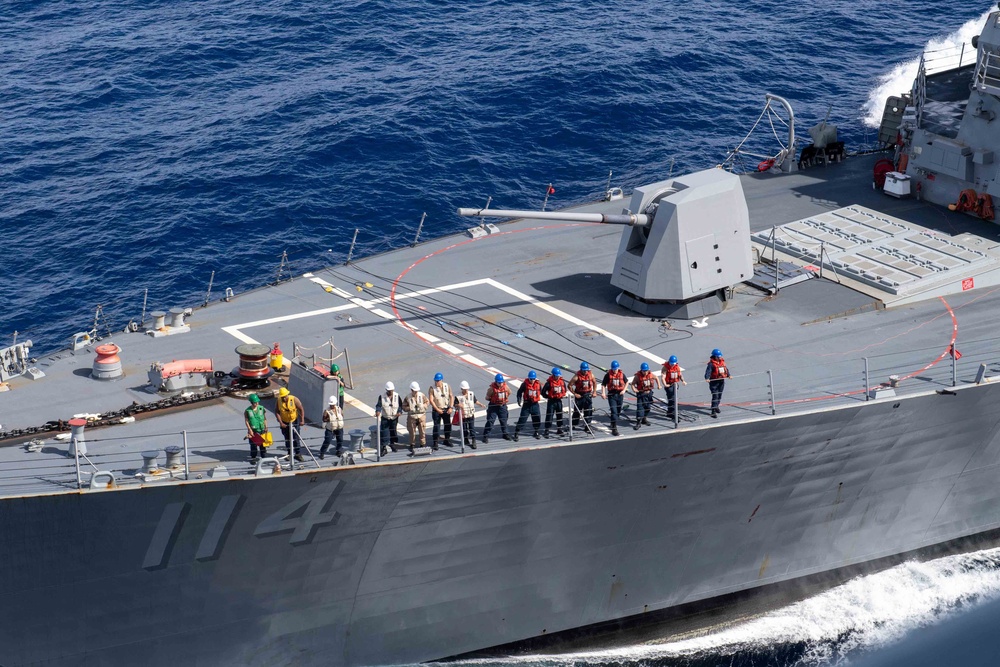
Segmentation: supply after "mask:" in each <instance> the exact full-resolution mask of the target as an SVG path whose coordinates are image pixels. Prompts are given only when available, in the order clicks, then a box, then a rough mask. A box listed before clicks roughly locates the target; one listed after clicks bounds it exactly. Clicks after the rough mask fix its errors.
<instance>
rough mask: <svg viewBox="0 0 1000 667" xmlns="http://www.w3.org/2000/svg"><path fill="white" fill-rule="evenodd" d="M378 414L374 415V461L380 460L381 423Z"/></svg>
mask: <svg viewBox="0 0 1000 667" xmlns="http://www.w3.org/2000/svg"><path fill="white" fill-rule="evenodd" d="M380 422H381V420H380V419H379V416H378V415H377V414H376V415H375V462H376V463H378V462H379V461H381V460H382V424H381V423H380Z"/></svg>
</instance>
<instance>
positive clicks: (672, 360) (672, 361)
mask: <svg viewBox="0 0 1000 667" xmlns="http://www.w3.org/2000/svg"><path fill="white" fill-rule="evenodd" d="M667 363H668V364H676V363H677V356H676V355H673V354H671V355H670V358H669V359H667Z"/></svg>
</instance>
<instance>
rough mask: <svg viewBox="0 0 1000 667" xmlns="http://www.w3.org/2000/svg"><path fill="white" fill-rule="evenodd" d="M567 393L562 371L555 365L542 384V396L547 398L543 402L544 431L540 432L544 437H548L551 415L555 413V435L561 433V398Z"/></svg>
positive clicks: (550, 427)
mask: <svg viewBox="0 0 1000 667" xmlns="http://www.w3.org/2000/svg"><path fill="white" fill-rule="evenodd" d="M568 393H569V389H568V388H567V387H566V380H564V379H563V376H562V371H561V370H559V367H558V366H556V367H554V368H553V369H552V375H550V376H549V379H548V380H546V381H545V384H544V385H543V386H542V396H544V397H545V398H546V399H547V400H546V403H545V432H544V433H542V435H543V436H544V437H546V438H547V437H549V431H550V430H551V429H552V416H553V415H556V428H557V429H558V430H557V431H556V435H562V434H563V399H564V398H566V394H568Z"/></svg>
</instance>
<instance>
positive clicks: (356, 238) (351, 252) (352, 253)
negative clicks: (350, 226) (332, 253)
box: [344, 228, 361, 265]
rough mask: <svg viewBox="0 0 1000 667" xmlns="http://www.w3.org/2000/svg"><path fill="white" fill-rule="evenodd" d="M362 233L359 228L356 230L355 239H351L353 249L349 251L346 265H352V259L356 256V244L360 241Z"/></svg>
mask: <svg viewBox="0 0 1000 667" xmlns="http://www.w3.org/2000/svg"><path fill="white" fill-rule="evenodd" d="M359 231H361V230H360V229H359V228H355V229H354V238H352V239H351V249H350V250H348V251H347V261H345V262H344V264H345V265H346V264H350V263H351V257H353V256H354V244H355V243H357V241H358V232H359Z"/></svg>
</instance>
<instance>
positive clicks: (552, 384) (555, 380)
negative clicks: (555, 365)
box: [549, 375, 566, 400]
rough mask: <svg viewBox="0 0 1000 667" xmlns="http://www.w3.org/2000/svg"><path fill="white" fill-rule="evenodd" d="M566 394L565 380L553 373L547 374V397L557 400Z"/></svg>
mask: <svg viewBox="0 0 1000 667" xmlns="http://www.w3.org/2000/svg"><path fill="white" fill-rule="evenodd" d="M564 396H566V380H564V379H562V378H561V377H556V376H555V375H551V376H549V399H551V400H559V399H560V398H563V397H564Z"/></svg>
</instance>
